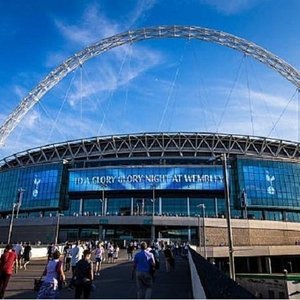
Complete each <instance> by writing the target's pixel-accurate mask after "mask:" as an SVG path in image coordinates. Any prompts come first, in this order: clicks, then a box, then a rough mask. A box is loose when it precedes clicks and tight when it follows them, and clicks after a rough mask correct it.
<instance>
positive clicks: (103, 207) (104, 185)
mask: <svg viewBox="0 0 300 300" xmlns="http://www.w3.org/2000/svg"><path fill="white" fill-rule="evenodd" d="M100 185H101V187H102V195H101V198H102V199H100V202H101V203H102V207H101V215H102V216H104V214H105V206H106V205H105V188H106V187H107V185H106V184H105V183H100Z"/></svg>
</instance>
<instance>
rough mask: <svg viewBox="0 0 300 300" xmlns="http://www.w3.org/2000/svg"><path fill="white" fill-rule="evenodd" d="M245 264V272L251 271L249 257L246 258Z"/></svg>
mask: <svg viewBox="0 0 300 300" xmlns="http://www.w3.org/2000/svg"><path fill="white" fill-rule="evenodd" d="M246 264H247V272H248V273H251V265H250V258H249V257H247V258H246Z"/></svg>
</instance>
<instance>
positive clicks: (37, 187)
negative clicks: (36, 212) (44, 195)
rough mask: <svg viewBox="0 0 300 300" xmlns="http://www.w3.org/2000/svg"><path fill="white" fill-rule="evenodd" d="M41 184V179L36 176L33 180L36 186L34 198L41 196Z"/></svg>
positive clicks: (33, 192) (33, 193)
mask: <svg viewBox="0 0 300 300" xmlns="http://www.w3.org/2000/svg"><path fill="white" fill-rule="evenodd" d="M40 183H41V179H38V178H37V176H36V175H35V178H34V180H33V184H34V189H33V191H32V196H33V197H34V198H36V197H37V196H38V194H39V184H40Z"/></svg>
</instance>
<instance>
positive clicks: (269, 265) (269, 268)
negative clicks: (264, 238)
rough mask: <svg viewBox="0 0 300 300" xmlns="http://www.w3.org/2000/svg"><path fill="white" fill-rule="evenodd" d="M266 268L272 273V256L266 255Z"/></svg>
mask: <svg viewBox="0 0 300 300" xmlns="http://www.w3.org/2000/svg"><path fill="white" fill-rule="evenodd" d="M266 268H267V273H269V274H272V263H271V257H269V256H268V257H266Z"/></svg>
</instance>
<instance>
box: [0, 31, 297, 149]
mask: <svg viewBox="0 0 300 300" xmlns="http://www.w3.org/2000/svg"><path fill="white" fill-rule="evenodd" d="M164 38H184V39H197V40H202V41H207V42H212V43H216V44H219V45H222V46H226V47H229V48H232V49H235V50H237V51H240V52H243V53H244V54H245V55H249V56H251V57H252V58H254V59H256V60H258V61H260V62H261V63H263V64H265V65H266V66H268V67H270V68H271V69H273V70H275V71H276V72H278V73H279V74H280V75H282V76H283V77H284V78H286V79H287V80H288V81H290V82H291V83H292V84H293V85H295V86H296V88H297V89H298V91H299V90H300V72H299V71H298V70H297V69H296V68H294V67H293V66H292V65H290V64H288V63H287V62H285V61H284V60H283V59H281V58H280V57H278V56H276V55H274V54H273V53H271V52H269V51H267V50H266V49H264V48H262V47H260V46H258V45H256V44H255V43H253V42H250V41H248V40H246V39H242V38H240V37H237V36H235V35H232V34H229V33H226V32H222V31H218V30H213V29H209V28H203V27H198V26H180V25H169V26H157V27H148V28H142V29H137V30H132V31H127V32H123V33H120V34H116V35H114V36H111V37H108V38H105V39H102V40H100V41H99V42H97V43H94V44H92V45H90V46H88V47H86V48H84V49H83V50H81V51H79V52H77V53H75V54H74V55H73V56H71V57H70V58H68V59H66V60H65V61H64V62H63V63H62V64H60V65H59V66H58V67H56V68H55V69H54V70H52V71H51V72H50V73H49V74H48V75H47V76H46V77H45V78H44V79H43V80H42V81H40V83H39V84H38V85H37V86H36V87H35V88H33V89H32V90H31V91H30V92H29V94H28V95H27V96H26V97H24V98H23V99H22V100H21V102H20V104H19V105H18V106H17V107H16V109H15V110H14V111H13V112H12V113H11V114H10V115H9V116H8V118H7V119H6V120H5V122H4V123H3V124H2V125H1V127H0V146H3V145H4V143H5V140H6V139H7V137H8V136H9V135H10V133H11V132H12V131H13V130H14V129H15V128H16V126H17V125H18V123H19V122H20V121H21V120H22V118H23V117H24V116H25V115H26V114H27V113H28V112H29V110H30V109H32V108H33V106H34V105H35V104H36V103H38V102H39V101H40V100H41V99H42V97H43V96H44V95H45V94H46V93H47V92H48V91H49V90H51V89H52V88H53V87H54V86H55V85H56V84H57V83H58V82H59V81H60V80H62V79H63V78H64V77H65V76H66V75H68V74H69V73H70V72H72V71H73V70H74V69H76V68H77V67H79V66H81V65H82V64H84V63H85V62H86V61H87V60H89V59H91V58H93V57H95V56H98V55H100V54H101V53H103V52H106V51H108V50H110V49H113V48H115V47H119V46H122V45H124V44H128V43H135V42H139V41H143V40H151V39H164Z"/></svg>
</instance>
